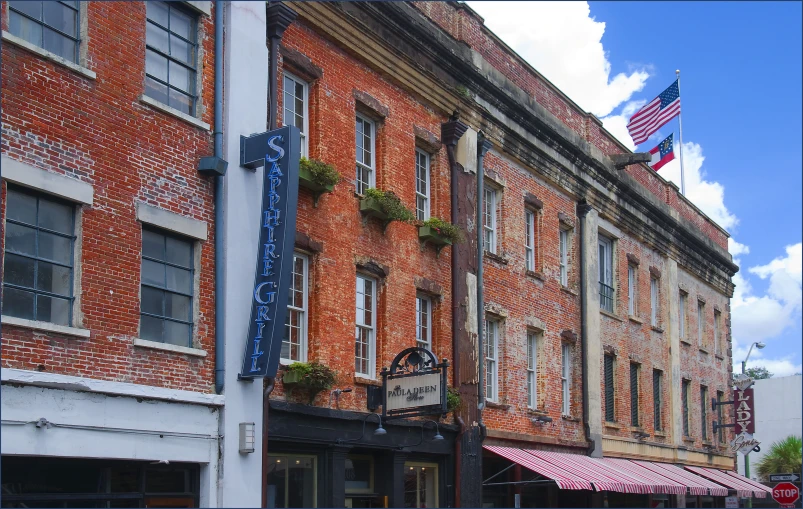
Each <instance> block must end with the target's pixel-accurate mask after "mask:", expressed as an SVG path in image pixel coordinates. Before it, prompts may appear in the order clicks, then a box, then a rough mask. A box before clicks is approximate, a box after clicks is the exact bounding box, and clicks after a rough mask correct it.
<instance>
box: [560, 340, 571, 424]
mask: <svg viewBox="0 0 803 509" xmlns="http://www.w3.org/2000/svg"><path fill="white" fill-rule="evenodd" d="M571 348H572V347H571V346H570V345H569V344H568V343H563V344H562V345H561V352H560V353H561V355H560V394H561V398H560V399H561V410H560V411H561V414H562V415H571V412H572V398H571V392H570V390H569V389H570V387H571V382H572V350H571Z"/></svg>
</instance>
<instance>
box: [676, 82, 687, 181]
mask: <svg viewBox="0 0 803 509" xmlns="http://www.w3.org/2000/svg"><path fill="white" fill-rule="evenodd" d="M675 74H676V75H677V77H678V97H680V69H678V70H676V71H675ZM682 104H683V103H682V102H681V107H680V109H681V111H679V112H678V130H679V131H680V194H682V195H684V196H685V195H686V184H685V182H684V178H683V121H682V120H681V113H682V112H683V106H682Z"/></svg>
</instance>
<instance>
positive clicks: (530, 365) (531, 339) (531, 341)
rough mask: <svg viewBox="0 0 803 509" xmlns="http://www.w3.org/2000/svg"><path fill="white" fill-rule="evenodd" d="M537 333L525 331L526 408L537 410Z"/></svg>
mask: <svg viewBox="0 0 803 509" xmlns="http://www.w3.org/2000/svg"><path fill="white" fill-rule="evenodd" d="M538 335H539V333H538V332H535V331H531V330H528V331H527V407H528V408H532V409H535V408H538Z"/></svg>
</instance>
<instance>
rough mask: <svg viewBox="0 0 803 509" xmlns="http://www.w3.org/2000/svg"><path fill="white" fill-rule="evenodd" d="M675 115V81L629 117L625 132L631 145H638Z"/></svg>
mask: <svg viewBox="0 0 803 509" xmlns="http://www.w3.org/2000/svg"><path fill="white" fill-rule="evenodd" d="M677 115H680V89H679V88H678V82H677V80H675V82H674V83H672V84H671V85H670V86H669V88H667V89H666V90H664V91H663V92H661V94H660V95H659V96H658V97H656V98H655V99H653V100H652V101H650V102H648V103H647V104H646V105H645V106H644V107H643V108H641V109H640V110H638V111H637V112H636V114H635V115H633V116H632V117H630V122H628V123H627V130H628V132H630V137H631V138H633V143H635V144H636V145H639V144H641V143H644V142H645V141H647V138H649V137H650V135H652V134H653V133H654V132H655V131H657V130H658V129H660V128H661V127H662V126H663V125H664V124H666V123H667V122H669V121H670V120H672V119H673V118H675V117H676V116H677Z"/></svg>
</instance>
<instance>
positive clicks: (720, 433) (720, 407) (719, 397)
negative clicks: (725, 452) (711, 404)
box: [717, 391, 725, 443]
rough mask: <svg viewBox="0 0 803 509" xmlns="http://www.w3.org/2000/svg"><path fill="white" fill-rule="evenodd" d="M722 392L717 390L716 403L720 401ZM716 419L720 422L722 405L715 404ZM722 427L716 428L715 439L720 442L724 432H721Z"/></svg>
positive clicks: (723, 439) (723, 437)
mask: <svg viewBox="0 0 803 509" xmlns="http://www.w3.org/2000/svg"><path fill="white" fill-rule="evenodd" d="M722 396H723V393H722V391H717V403H719V402H720V401H722ZM717 421H719V423H720V424H722V405H717ZM723 429H724V428H719V429H718V430H717V439H718V440H719V442H720V443H722V442H724V441H725V434H724V433H723V432H722V430H723Z"/></svg>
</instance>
